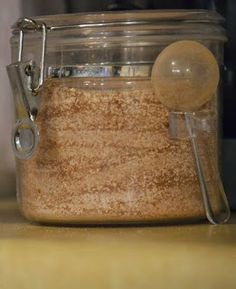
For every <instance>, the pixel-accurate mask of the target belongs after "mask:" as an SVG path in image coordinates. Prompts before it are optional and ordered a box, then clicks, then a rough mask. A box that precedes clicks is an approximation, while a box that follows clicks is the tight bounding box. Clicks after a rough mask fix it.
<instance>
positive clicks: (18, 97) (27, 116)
mask: <svg viewBox="0 0 236 289" xmlns="http://www.w3.org/2000/svg"><path fill="white" fill-rule="evenodd" d="M14 28H16V29H17V30H19V48H18V59H17V60H18V61H17V62H15V63H12V64H10V65H8V66H7V72H8V76H9V80H10V83H11V87H12V91H13V95H14V97H15V103H16V110H17V115H18V120H17V122H16V124H15V126H14V129H13V132H12V147H13V151H14V153H15V155H16V156H17V157H18V158H20V159H28V158H30V157H31V156H32V155H33V154H34V152H35V151H36V148H37V145H38V141H39V131H38V129H37V126H36V124H35V119H36V116H37V111H38V99H37V97H36V96H37V94H38V91H39V90H40V88H41V87H42V85H43V82H44V70H45V54H46V41H47V26H46V24H44V23H38V22H36V21H34V20H32V19H30V18H22V19H19V20H18V21H17V23H16V24H15V25H14ZM29 30H33V31H42V49H41V58H40V64H39V66H37V65H36V63H35V61H33V60H30V61H27V62H23V61H22V60H23V50H24V33H25V31H29Z"/></svg>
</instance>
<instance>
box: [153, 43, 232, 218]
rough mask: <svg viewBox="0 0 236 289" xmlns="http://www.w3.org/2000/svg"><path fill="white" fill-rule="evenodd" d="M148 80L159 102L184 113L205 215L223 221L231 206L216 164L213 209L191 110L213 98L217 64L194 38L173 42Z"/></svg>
mask: <svg viewBox="0 0 236 289" xmlns="http://www.w3.org/2000/svg"><path fill="white" fill-rule="evenodd" d="M151 81H152V85H153V88H154V91H155V93H156V96H157V97H158V99H159V100H160V102H161V103H162V104H163V105H165V106H166V108H167V109H168V110H169V111H171V112H181V113H182V114H183V115H184V120H185V127H186V129H187V133H188V136H189V139H190V142H191V147H192V153H193V157H194V161H195V166H196V173H197V176H198V181H199V185H200V189H201V193H202V198H203V204H204V208H205V212H206V216H207V219H208V220H209V221H210V222H211V223H212V224H220V223H224V222H226V221H227V220H228V219H229V217H230V209H229V205H228V201H227V198H226V195H225V192H224V188H223V185H222V181H221V178H220V174H219V170H218V168H217V166H216V167H215V169H214V172H215V174H216V178H217V183H216V184H215V183H214V180H212V182H211V183H214V192H213V194H214V196H215V197H216V198H217V200H219V203H220V204H219V205H220V210H219V211H218V210H217V212H216V210H213V202H212V199H211V197H210V194H209V189H210V186H209V184H208V182H207V181H206V178H205V175H204V170H203V166H202V161H201V158H200V153H199V147H198V143H197V134H196V133H195V130H194V122H193V119H194V118H193V117H194V112H195V111H197V110H199V109H200V108H201V107H202V106H203V105H204V104H205V103H207V102H208V101H210V100H211V99H212V97H213V96H214V94H215V92H216V89H217V86H218V82H219V67H218V64H217V61H216V59H215V57H214V55H213V54H212V53H211V52H210V51H209V50H208V49H207V48H206V47H205V46H203V45H202V44H200V43H198V42H196V41H187V40H186V41H177V42H174V43H172V44H171V45H169V46H168V47H166V48H165V49H164V50H163V51H162V52H161V53H160V54H159V56H158V57H157V59H156V61H155V63H154V66H153V69H152V77H151ZM203 149H204V150H206V149H207V147H206V148H205V147H204V148H203ZM208 158H210V159H209V162H211V163H212V164H214V163H215V162H214V159H211V158H212V157H211V156H210V154H208Z"/></svg>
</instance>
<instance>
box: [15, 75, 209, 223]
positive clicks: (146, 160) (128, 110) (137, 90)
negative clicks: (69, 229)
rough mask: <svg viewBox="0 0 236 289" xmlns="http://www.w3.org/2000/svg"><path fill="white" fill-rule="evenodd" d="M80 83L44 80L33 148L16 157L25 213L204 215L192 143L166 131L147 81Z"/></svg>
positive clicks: (120, 218)
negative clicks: (29, 155)
mask: <svg viewBox="0 0 236 289" xmlns="http://www.w3.org/2000/svg"><path fill="white" fill-rule="evenodd" d="M81 83H82V84H78V80H76V79H75V80H70V81H60V80H47V81H46V84H45V87H44V89H43V91H42V93H41V95H40V97H41V106H40V109H39V115H38V118H37V125H38V128H39V131H40V143H39V147H38V150H37V153H36V155H35V156H34V157H33V158H32V159H30V160H27V161H19V162H18V174H19V177H18V180H19V185H18V190H19V191H18V196H19V200H20V204H21V208H22V211H23V214H24V215H25V216H26V217H27V218H28V219H30V220H35V221H40V222H58V223H112V222H117V223H126V222H133V221H135V222H150V221H152V222H157V221H169V220H176V219H177V220H179V219H188V218H199V217H203V216H204V210H203V205H202V199H201V193H200V190H199V185H198V180H197V177H196V173H195V167H194V161H193V158H192V152H191V146H190V143H189V141H188V140H171V139H169V137H168V111H167V110H166V109H165V108H164V106H163V105H162V104H161V103H160V102H159V101H158V100H157V98H156V97H155V95H154V92H153V90H152V88H151V85H150V82H149V81H136V83H135V85H131V87H130V88H127V87H124V88H122V87H115V88H114V87H113V88H112V87H108V85H106V83H105V85H104V87H106V88H103V89H101V88H99V89H96V87H95V88H92V87H91V85H90V86H89V88H86V85H85V84H86V81H83V82H82V81H81ZM97 83H99V81H98V82H97ZM109 83H112V81H110V82H109ZM114 83H115V82H114Z"/></svg>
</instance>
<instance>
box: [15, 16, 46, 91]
mask: <svg viewBox="0 0 236 289" xmlns="http://www.w3.org/2000/svg"><path fill="white" fill-rule="evenodd" d="M15 27H16V28H18V29H19V49H18V62H22V58H23V49H24V32H25V31H26V30H34V31H42V49H41V60H40V70H39V71H40V73H39V78H38V83H37V84H36V83H35V79H34V81H32V85H31V91H32V92H33V93H34V94H37V92H38V90H39V89H40V88H41V86H42V85H43V82H44V68H45V54H46V42H47V26H46V24H45V23H41V22H40V23H39V22H36V21H35V20H33V19H30V18H21V19H19V20H18V21H17V23H16V24H15ZM34 71H35V66H32V65H29V66H28V67H27V70H26V73H27V74H28V75H33V74H34Z"/></svg>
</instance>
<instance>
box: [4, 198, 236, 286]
mask: <svg viewBox="0 0 236 289" xmlns="http://www.w3.org/2000/svg"><path fill="white" fill-rule="evenodd" d="M75 288H76V289H80V288H81V289H87V288H88V289H95V288H98V289H100V288H101V289H108V288H109V289H126V288H127V289H152V288H153V289H154V288H155V289H158V288H164V289H172V288H173V289H185V288H186V289H195V288H196V289H208V288H209V289H218V288H219V289H231V288H232V289H235V288H236V218H235V216H234V217H233V218H232V219H231V221H230V222H229V223H228V224H227V225H220V226H213V225H209V224H198V225H196V224H192V225H181V226H177V225H169V226H151V227H145V226H141V227H134V226H133V227H53V226H39V225H35V224H30V223H28V222H27V221H25V220H24V219H23V218H22V217H21V216H20V214H19V212H18V210H17V206H16V203H15V201H14V200H1V199H0V289H75Z"/></svg>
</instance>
